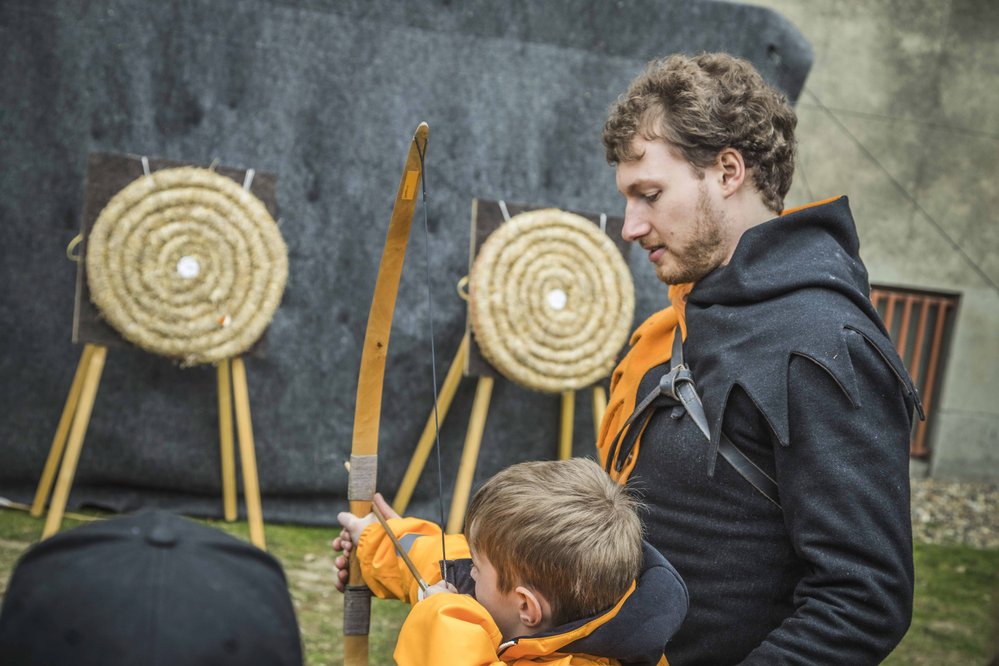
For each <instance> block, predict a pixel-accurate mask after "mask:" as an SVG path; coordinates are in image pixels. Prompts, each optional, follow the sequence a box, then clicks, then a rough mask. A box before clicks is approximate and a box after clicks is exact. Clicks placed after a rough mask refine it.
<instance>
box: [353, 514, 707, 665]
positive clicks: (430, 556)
mask: <svg viewBox="0 0 999 666" xmlns="http://www.w3.org/2000/svg"><path fill="white" fill-rule="evenodd" d="M388 524H389V527H390V528H391V529H392V531H393V532H394V533H395V534H396V536H397V537H398V538H399V540H400V541H401V542H402V543H403V546H404V547H405V548H407V553H408V555H409V557H410V559H411V560H413V563H414V564H415V565H416V567H417V569H419V571H420V573H421V575H422V577H423V579H424V580H425V581H426V582H427V583H429V584H431V585H433V584H434V583H436V582H439V581H440V580H441V572H440V568H439V561H440V556H441V552H440V545H441V542H440V528H439V527H438V526H437V525H435V524H433V523H429V522H426V521H423V520H419V519H415V518H397V519H392V520H389V521H388ZM420 537H432V538H420ZM446 548H447V556H448V559H449V560H457V559H459V558H467V557H468V556H469V550H468V544H467V542H466V541H465V538H464V537H463V536H461V535H448V536H447V537H446ZM649 550H651V547H649V546H647V551H649ZM357 557H358V558H359V560H360V564H361V570H362V573H363V576H364V581H365V583H366V584H367V585H368V587H370V588H371V590H372V592H374V594H375V595H377V596H378V597H380V598H382V599H400V600H402V601H407V602H409V603H411V604H414V605H413V609H412V611H410V614H409V617H407V618H406V622H405V623H404V624H403V626H402V629H401V630H400V632H399V640H398V642H397V644H396V649H395V654H394V656H395V660H396V662H397V663H398V664H401V665H402V666H431V665H434V666H437V665H440V664H448V665H449V666H485V665H492V664H496V665H500V664H513V665H517V666H527V665H528V664H550V665H553V666H554V665H558V666H586V665H589V664H594V665H604V666H609V665H613V664H618V663H620V662H619V661H617V660H616V659H612V658H608V657H597V656H590V655H587V654H579V653H572V650H571V649H566V648H571V645H572V644H574V643H577V642H579V641H584V644H585V641H586V640H587V639H588V638H591V637H593V636H595V635H596V634H597V633H598V632H600V631H605V630H608V629H609V630H615V631H620V630H621V629H622V628H623V627H622V626H621V625H625V624H627V625H629V627H628V628H629V629H630V628H633V627H634V623H631V622H624V621H622V619H623V618H626V617H628V616H627V615H626V614H623V613H622V608H625V607H627V608H628V609H629V610H628V611H627V612H631V613H633V612H635V608H636V606H638V605H639V604H638V600H640V599H643V598H645V597H644V595H643V593H636V591H637V590H638V588H639V587H641V585H642V582H643V581H644V582H645V583H646V588H648V587H651V586H653V585H654V586H655V587H656V588H659V589H658V590H657V591H658V593H659V594H658V595H656V598H657V599H658V600H659V601H660V602H661V601H662V598H663V596H664V594H663V592H664V591H665V592H667V594H665V596H666V597H668V598H669V599H670V601H671V602H672V601H673V599H674V598H675V597H680V598H679V599H677V600H676V603H675V604H673V606H674V607H673V608H669V609H654V610H655V611H658V612H660V613H662V615H663V621H662V622H660V623H659V624H658V627H659V629H660V630H661V633H662V634H663V638H662V642H661V643H657V645H663V644H665V642H666V640H668V639H669V637H670V636H672V634H673V633H674V632H675V631H676V629H677V628H678V627H679V624H680V622H681V621H682V619H683V616H684V615H685V613H686V607H687V592H686V588H685V587H684V586H683V583H682V581H680V578H679V576H678V575H677V574H676V571H675V570H674V569H673V567H672V566H671V565H670V564H669V563H668V562H666V561H665V559H664V558H662V556H661V555H659V554H658V553H657V552H655V551H652V553H648V552H647V557H646V559H647V563H648V561H649V560H652V562H651V565H650V566H649V567H647V568H646V569H645V570H643V572H642V575H641V576H640V577H639V580H638V581H636V583H634V584H632V586H631V588H630V589H629V590H628V592H627V593H626V594H625V595H624V596H623V597H622V598H621V600H620V601H619V602H618V603H617V604H616V605H615V606H614V607H613V608H610V609H609V610H607V611H605V612H603V613H601V614H599V615H597V616H595V617H593V618H591V619H590V620H589V621H587V622H585V623H583V624H579V623H571V624H569V625H567V626H566V630H564V631H562V630H559V629H556V630H555V631H553V632H548V633H545V634H543V635H538V636H528V637H522V638H517V639H514V640H512V641H507V642H505V643H504V642H503V638H502V635H501V633H500V630H499V628H498V627H497V626H496V623H495V622H494V621H493V619H492V618H491V617H490V615H489V613H488V612H487V611H486V609H485V608H483V607H482V605H481V604H479V602H477V601H476V600H475V599H474V597H472V596H470V595H467V594H435V595H432V596H430V597H428V598H427V599H425V600H423V601H419V602H417V599H418V591H419V587H418V585H417V583H416V581H415V580H414V579H413V576H412V575H411V574H410V573H409V569H407V568H406V565H405V563H404V562H403V561H402V558H399V557H398V556H397V555H396V552H395V548H394V546H393V544H392V542H391V541H390V540H389V538H388V537H387V536H386V535H385V532H384V530H383V529H382V528H381V526H380V525H379V524H377V523H376V524H373V525H370V526H369V527H368V528H367V529H365V530H364V532H363V534H362V535H361V538H360V539H359V540H358V545H357ZM459 564H460V562H459ZM646 574H648V575H646ZM460 587H461V586H459V588H460ZM645 591H646V592H647V589H646V590H645ZM681 594H682V596H681ZM619 615H621V616H622V617H621V618H618V616H619ZM646 617H647V615H646ZM615 618H618V622H616V623H615V622H613V620H614V619H615ZM650 624H651V625H656V622H651V623H650ZM577 625H579V626H577ZM629 640H631V639H630V638H622V641H624V643H625V644H627V642H628V641H629ZM612 642H613V641H612ZM605 644H606V640H605ZM563 649H566V651H562V650H563ZM647 663H649V664H650V666H651V664H652V663H654V662H647ZM667 663H668V662H667V661H666V659H665V657H662V658H661V659H659V661H658V666H663V665H664V664H667Z"/></svg>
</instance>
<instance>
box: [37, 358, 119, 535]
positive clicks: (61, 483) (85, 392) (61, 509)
mask: <svg viewBox="0 0 999 666" xmlns="http://www.w3.org/2000/svg"><path fill="white" fill-rule="evenodd" d="M107 351H108V349H107V347H103V346H101V345H94V348H93V350H92V351H91V353H90V358H89V359H88V363H87V369H86V370H85V371H84V379H83V386H82V387H81V389H80V401H79V404H77V406H76V414H75V415H74V416H73V425H72V427H71V428H70V432H69V441H68V442H67V444H66V454H65V456H64V457H63V459H62V466H61V467H60V469H59V479H58V480H57V481H56V487H55V493H54V494H53V495H52V506H51V507H49V514H48V516H46V518H45V527H44V528H43V529H42V538H43V539H47V538H49V537H50V536H52V535H53V534H55V533H56V532H58V531H59V527H60V526H61V525H62V516H63V513H65V511H66V502H68V501H69V490H70V488H71V487H72V486H73V477H74V476H75V475H76V465H77V463H79V461H80V451H81V450H83V437H84V435H86V434H87V426H88V425H89V424H90V413H91V411H92V410H93V408H94V399H95V398H96V397H97V387H98V386H99V385H100V382H101V374H102V373H103V372H104V359H105V358H106V356H107Z"/></svg>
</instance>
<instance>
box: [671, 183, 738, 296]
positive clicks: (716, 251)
mask: <svg viewBox="0 0 999 666" xmlns="http://www.w3.org/2000/svg"><path fill="white" fill-rule="evenodd" d="M698 191H699V195H698V198H697V218H696V220H695V224H696V226H695V228H694V236H693V238H691V240H690V242H689V243H687V244H686V245H685V246H683V247H676V248H673V247H667V248H666V252H667V254H668V257H669V259H671V261H669V263H668V264H667V265H663V264H657V265H656V276H657V277H658V278H659V279H660V280H662V281H663V282H665V283H666V284H684V283H686V282H697V281H698V280H700V279H701V278H703V277H704V276H705V275H707V274H708V273H710V272H711V271H713V270H714V269H716V268H718V267H719V266H721V265H722V263H723V262H724V261H725V253H724V248H723V245H724V238H725V236H724V233H723V230H724V228H725V214H724V213H723V212H722V211H720V210H718V209H717V208H715V207H714V206H712V205H711V200H710V199H709V198H708V192H707V188H705V187H704V186H703V185H702V186H701V187H700V188H699V190H698Z"/></svg>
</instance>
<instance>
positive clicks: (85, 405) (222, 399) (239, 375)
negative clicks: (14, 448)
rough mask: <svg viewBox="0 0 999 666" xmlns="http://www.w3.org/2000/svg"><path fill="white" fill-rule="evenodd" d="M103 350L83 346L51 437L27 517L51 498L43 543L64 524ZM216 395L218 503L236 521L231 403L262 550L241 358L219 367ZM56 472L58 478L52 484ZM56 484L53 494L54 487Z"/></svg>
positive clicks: (254, 534)
mask: <svg viewBox="0 0 999 666" xmlns="http://www.w3.org/2000/svg"><path fill="white" fill-rule="evenodd" d="M106 357H107V347H106V346H104V345H98V344H86V345H84V347H83V354H82V355H81V357H80V363H79V365H78V366H77V368H76V374H75V375H74V376H73V383H72V385H71V386H70V389H69V396H68V397H67V398H66V405H65V406H64V407H63V410H62V416H61V417H60V418H59V425H58V426H57V427H56V433H55V437H54V438H53V439H52V446H51V448H50V449H49V455H48V458H47V459H46V461H45V468H44V469H43V470H42V476H41V478H40V479H39V481H38V488H37V490H36V491H35V500H34V502H33V503H32V505H31V515H33V516H35V517H36V518H37V517H40V516H41V515H42V513H43V511H44V510H45V504H46V502H48V499H49V495H50V494H51V496H52V503H51V505H50V506H49V512H48V515H47V516H46V518H45V527H44V529H43V530H42V538H43V539H47V538H48V537H50V536H52V535H53V534H55V533H56V532H58V531H59V528H60V527H61V525H62V519H63V515H64V514H65V511H66V503H67V501H68V500H69V491H70V489H71V487H72V485H73V477H74V476H75V475H76V467H77V464H78V463H79V461H80V452H81V451H82V450H83V439H84V436H85V435H86V433H87V426H88V425H89V424H90V415H91V412H92V411H93V407H94V400H95V398H96V397H97V388H98V386H99V385H100V381H101V375H102V374H103V372H104V361H105V359H106ZM217 374H218V394H219V442H220V445H221V455H222V504H223V512H224V515H225V519H226V520H227V521H229V522H232V521H234V520H236V466H235V446H234V442H233V429H232V417H233V403H234V402H235V408H236V409H235V412H236V429H237V433H238V441H239V457H240V461H241V462H242V468H243V469H242V471H243V497H244V499H245V501H246V515H247V521H248V522H249V527H250V541H251V542H252V543H253V544H254V545H255V546H257V547H258V548H260V549H262V550H263V549H266V542H265V540H264V521H263V511H262V507H261V502H260V485H259V482H258V478H257V459H256V454H255V452H254V447H253V426H252V421H251V419H250V398H249V392H248V390H247V384H246V368H245V366H244V364H243V359H242V358H241V357H239V356H237V357H235V358H232V359H226V360H224V361H221V362H220V363H219V364H218V373H217ZM56 469H58V470H59V478H58V480H56ZM53 483H55V492H54V494H53V493H52V486H53Z"/></svg>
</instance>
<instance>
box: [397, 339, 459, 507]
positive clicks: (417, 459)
mask: <svg viewBox="0 0 999 666" xmlns="http://www.w3.org/2000/svg"><path fill="white" fill-rule="evenodd" d="M468 337H469V336H468V334H467V333H466V334H465V337H463V338H462V339H461V344H460V345H458V351H457V352H456V353H455V355H454V360H453V361H451V367H449V368H448V370H447V376H446V377H445V378H444V384H443V385H442V386H441V392H440V395H438V397H437V415H436V418H435V417H434V410H433V408H431V409H430V416H429V417H428V418H427V423H426V425H425V426H423V434H421V435H420V440H419V442H417V444H416V450H415V451H413V457H412V458H411V459H410V461H409V467H408V468H406V474H405V476H403V477H402V483H400V484H399V490H398V491H397V492H396V495H395V500H394V501H393V502H392V509H393V510H394V511H395V512H396V513H398V514H399V515H402V514H404V513H405V512H406V508H407V507H408V506H409V500H410V499H412V497H413V490H414V489H415V488H416V483H417V482H418V481H419V480H420V474H422V473H423V468H424V467H425V466H426V464H427V456H429V455H430V451H431V449H433V446H434V438H435V436H436V434H437V427H438V426H441V425H443V423H444V417H445V416H447V413H448V410H449V409H450V408H451V402H452V400H454V394H455V392H456V391H457V390H458V384H460V383H461V376H462V374H463V372H464V369H465V361H466V358H467V356H468Z"/></svg>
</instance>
